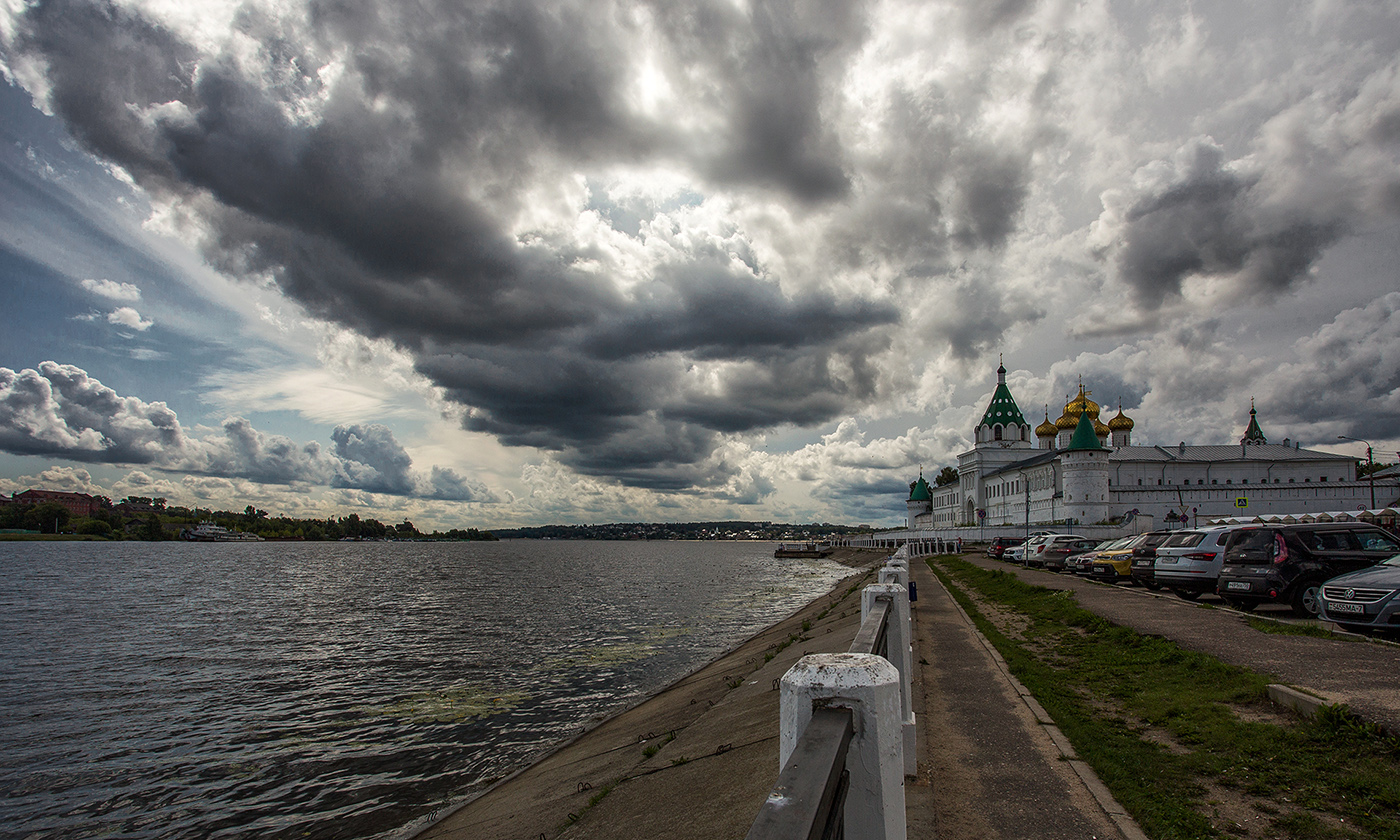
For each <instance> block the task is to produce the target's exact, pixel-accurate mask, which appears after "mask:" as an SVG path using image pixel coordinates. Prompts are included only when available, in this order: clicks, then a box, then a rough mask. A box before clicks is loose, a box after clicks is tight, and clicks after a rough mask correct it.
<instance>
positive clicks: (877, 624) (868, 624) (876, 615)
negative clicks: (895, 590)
mask: <svg viewBox="0 0 1400 840" xmlns="http://www.w3.org/2000/svg"><path fill="white" fill-rule="evenodd" d="M891 606H893V605H892V604H891V602H890V598H889V596H887V595H883V596H879V597H876V599H875V603H874V605H873V606H871V608H870V615H868V616H866V617H865V621H863V622H862V623H861V625H860V632H859V633H856V638H855V641H853V642H851V649H850V651H849V652H850V653H874V654H877V655H879V656H884V657H886V658H888V657H889V641H888V636H889V616H890V608H891Z"/></svg>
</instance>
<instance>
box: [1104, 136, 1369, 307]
mask: <svg viewBox="0 0 1400 840" xmlns="http://www.w3.org/2000/svg"><path fill="white" fill-rule="evenodd" d="M1158 174H1165V177H1159V178H1157V179H1154V180H1153V182H1152V183H1151V184H1150V185H1149V186H1147V187H1146V188H1145V189H1143V190H1142V191H1141V192H1140V193H1139V194H1138V195H1136V196H1134V197H1133V199H1132V200H1131V202H1130V204H1129V206H1128V208H1127V211H1126V213H1125V214H1124V218H1123V223H1122V226H1121V227H1120V228H1118V230H1117V232H1116V233H1117V236H1116V240H1117V241H1116V243H1115V244H1114V246H1113V251H1114V257H1113V262H1114V268H1115V272H1116V274H1117V276H1118V278H1119V279H1120V280H1121V281H1123V282H1124V283H1126V284H1127V285H1128V286H1129V288H1131V289H1132V291H1133V293H1134V297H1135V299H1136V300H1137V302H1138V304H1139V305H1140V306H1141V307H1143V308H1146V309H1156V308H1158V307H1160V306H1161V305H1162V303H1163V302H1164V301H1165V300H1166V299H1168V298H1172V297H1178V296H1180V295H1181V292H1182V287H1183V284H1184V283H1185V281H1186V280H1187V279H1188V278H1190V277H1192V276H1195V275H1203V276H1227V277H1233V278H1234V279H1235V281H1236V282H1237V284H1238V285H1239V287H1240V288H1241V289H1242V290H1244V291H1246V292H1249V293H1255V294H1261V293H1262V294H1267V293H1274V294H1277V293H1281V292H1284V291H1286V290H1287V289H1288V288H1290V287H1291V286H1293V285H1294V284H1295V283H1297V282H1299V281H1300V280H1301V279H1303V278H1304V277H1305V276H1306V275H1307V272H1308V270H1309V269H1310V268H1311V266H1312V265H1313V263H1314V262H1315V261H1316V260H1317V259H1318V257H1320V256H1321V254H1322V251H1323V250H1324V249H1325V248H1326V247H1327V246H1328V245H1331V244H1332V243H1334V242H1336V241H1337V240H1338V239H1339V238H1340V237H1341V236H1342V234H1343V233H1345V232H1346V229H1347V227H1348V225H1347V219H1346V218H1344V217H1343V216H1341V215H1339V214H1338V212H1337V210H1336V208H1335V205H1333V204H1332V203H1331V202H1328V201H1319V202H1318V203H1317V204H1316V205H1309V204H1307V203H1303V202H1302V201H1299V202H1297V203H1284V202H1280V201H1276V200H1274V197H1273V196H1272V195H1271V193H1270V185H1269V184H1267V183H1266V182H1265V175H1266V173H1265V172H1263V171H1260V170H1259V169H1257V168H1247V167H1243V166H1239V165H1234V166H1232V165H1230V164H1229V163H1228V162H1227V161H1226V159H1225V154H1224V150H1223V149H1221V148H1220V147H1219V146H1218V145H1216V144H1215V143H1213V142H1211V141H1210V140H1209V139H1197V140H1195V141H1193V142H1192V143H1190V144H1189V145H1187V146H1186V147H1184V148H1183V149H1182V150H1181V151H1180V152H1178V153H1177V155H1176V157H1175V159H1174V160H1173V161H1172V164H1171V171H1170V173H1161V172H1160V168H1159V172H1158ZM1302 198H1304V199H1306V198H1307V197H1306V196H1304V197H1302Z"/></svg>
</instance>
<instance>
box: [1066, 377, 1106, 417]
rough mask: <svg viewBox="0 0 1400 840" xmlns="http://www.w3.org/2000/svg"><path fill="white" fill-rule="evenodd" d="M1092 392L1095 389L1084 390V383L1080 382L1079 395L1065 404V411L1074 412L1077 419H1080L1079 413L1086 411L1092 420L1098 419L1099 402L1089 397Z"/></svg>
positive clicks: (1067, 412)
mask: <svg viewBox="0 0 1400 840" xmlns="http://www.w3.org/2000/svg"><path fill="white" fill-rule="evenodd" d="M1092 393H1093V391H1086V390H1084V383H1082V382H1081V383H1079V396H1078V397H1075V398H1074V400H1073V401H1071V402H1070V403H1069V404H1068V405H1066V406H1065V413H1066V414H1073V415H1074V416H1075V419H1076V420H1078V418H1079V415H1081V414H1086V413H1087V414H1088V415H1089V419H1090V420H1098V419H1099V404H1098V403H1096V402H1094V401H1093V400H1091V399H1089V395H1090V394H1092Z"/></svg>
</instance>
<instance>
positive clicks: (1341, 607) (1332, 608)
mask: <svg viewBox="0 0 1400 840" xmlns="http://www.w3.org/2000/svg"><path fill="white" fill-rule="evenodd" d="M1327 611H1328V612H1330V613H1364V612H1366V605H1365V604H1338V603H1335V602H1333V601H1328V602H1327Z"/></svg>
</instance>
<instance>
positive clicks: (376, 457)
mask: <svg viewBox="0 0 1400 840" xmlns="http://www.w3.org/2000/svg"><path fill="white" fill-rule="evenodd" d="M331 437H332V440H333V442H334V444H335V446H334V450H333V451H329V452H328V451H326V450H324V449H322V447H321V445H320V444H318V443H315V442H310V443H297V442H295V441H292V440H291V439H289V438H287V437H284V436H282V435H273V434H267V433H265V432H261V431H259V430H258V429H256V428H254V427H253V425H252V423H250V422H249V421H248V420H246V419H244V418H241V417H233V418H230V419H228V420H226V421H224V423H223V426H222V428H221V429H220V430H219V432H209V433H204V434H191V433H190V432H189V431H188V430H186V429H185V428H184V427H183V426H182V425H181V424H180V421H179V418H177V417H176V416H175V412H174V411H171V410H170V408H169V407H167V406H166V405H165V404H164V403H160V402H153V403H147V402H144V401H142V400H140V399H138V398H136V397H123V396H121V395H119V394H118V393H117V392H116V391H114V390H113V389H111V388H109V387H107V386H106V385H103V384H102V383H101V382H99V381H98V380H96V379H94V378H92V377H91V376H89V375H88V374H87V372H86V371H84V370H82V369H80V368H77V367H74V366H73V365H60V364H58V363H56V362H44V363H42V364H40V365H39V367H38V369H37V370H33V369H29V370H22V371H18V372H16V371H13V370H10V369H9V368H0V450H3V451H5V452H10V453H13V454H16V455H44V456H51V457H61V458H66V459H69V460H73V461H81V462H85V463H100V464H124V465H141V466H150V467H155V468H158V469H162V470H167V471H171V472H184V473H193V474H197V475H206V476H217V477H222V478H241V479H248V480H251V481H257V482H260V483H263V484H274V485H297V484H301V485H316V486H326V485H330V486H333V487H343V488H347V489H355V490H365V491H368V492H373V493H385V494H388V495H393V496H408V497H417V498H430V499H450V500H454V501H478V502H490V501H495V500H496V499H495V496H494V494H492V493H491V492H490V491H489V490H487V489H486V488H485V487H484V486H482V485H480V484H479V483H477V482H472V481H469V480H467V479H465V478H463V477H462V476H460V475H458V474H456V473H455V472H453V471H452V470H449V469H444V468H441V467H433V468H432V469H431V471H430V472H429V473H428V474H427V475H423V474H421V473H418V472H416V471H414V470H413V469H412V463H413V462H412V458H411V457H410V456H409V455H408V453H407V452H405V451H404V448H403V446H402V445H401V444H400V443H399V442H398V441H397V440H396V439H395V438H394V435H393V433H392V432H390V430H389V429H388V428H386V427H384V426H381V425H377V424H369V425H363V426H361V425H355V426H340V427H336V429H335V430H334V431H333V432H332V435H331Z"/></svg>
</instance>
